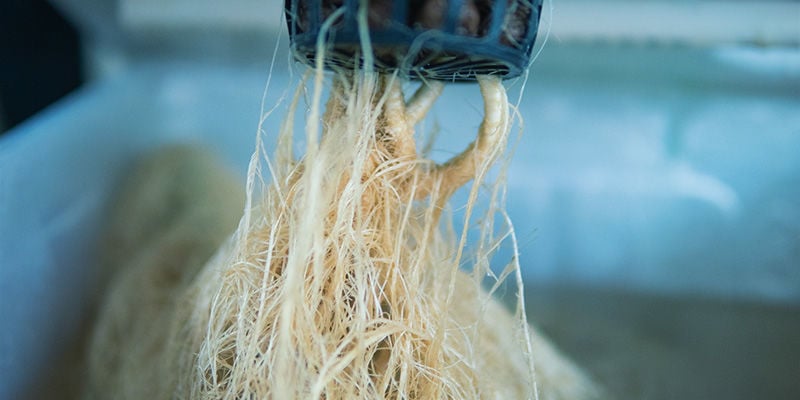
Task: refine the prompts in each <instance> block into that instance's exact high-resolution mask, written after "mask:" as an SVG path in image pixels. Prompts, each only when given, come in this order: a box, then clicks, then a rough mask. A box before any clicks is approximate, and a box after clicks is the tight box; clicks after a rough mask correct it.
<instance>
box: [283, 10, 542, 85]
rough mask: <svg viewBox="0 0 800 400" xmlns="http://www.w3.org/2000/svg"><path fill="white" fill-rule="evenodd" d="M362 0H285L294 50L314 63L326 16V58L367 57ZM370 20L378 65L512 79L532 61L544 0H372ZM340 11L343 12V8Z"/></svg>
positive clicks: (423, 73) (339, 62)
mask: <svg viewBox="0 0 800 400" xmlns="http://www.w3.org/2000/svg"><path fill="white" fill-rule="evenodd" d="M359 3H360V2H359V0H286V19H287V21H288V25H289V37H290V40H291V42H292V50H293V53H294V55H295V57H296V58H297V59H298V60H300V61H302V62H305V63H307V64H309V65H314V62H315V57H316V44H317V38H318V37H319V34H320V31H321V28H322V25H323V23H324V22H325V21H326V20H327V19H328V18H329V17H331V16H332V15H334V14H336V17H335V19H334V20H333V21H332V25H331V27H330V29H329V30H328V32H327V37H325V42H326V43H327V46H326V53H325V60H324V61H325V65H326V67H328V68H336V67H341V68H348V69H352V68H354V67H355V66H356V64H358V65H361V64H363V57H362V54H361V53H362V51H361V45H360V43H361V42H360V39H359V32H358V23H357V22H356V21H357V14H358V8H359ZM366 3H367V4H368V6H367V7H368V9H367V21H368V25H369V33H370V38H371V43H372V47H373V57H374V60H375V68H376V69H378V70H381V71H387V72H390V71H394V70H398V69H399V70H400V72H401V74H403V75H405V76H409V77H412V78H415V77H416V78H420V77H421V78H425V79H436V80H445V81H472V80H475V77H476V75H498V76H501V77H503V78H513V77H516V76H518V75H520V74H521V73H522V72H523V71H524V70H525V68H527V66H528V63H529V61H530V57H531V51H532V50H533V43H534V41H535V40H536V32H537V30H538V27H539V17H540V15H541V9H542V0H369V1H367V2H366ZM339 10H340V11H339Z"/></svg>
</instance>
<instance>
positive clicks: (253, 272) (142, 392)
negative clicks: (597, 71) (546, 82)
mask: <svg viewBox="0 0 800 400" xmlns="http://www.w3.org/2000/svg"><path fill="white" fill-rule="evenodd" d="M479 83H480V87H481V93H482V94H483V97H484V101H485V117H484V121H483V123H482V124H481V128H480V132H479V133H478V137H477V139H476V141H475V142H474V143H473V144H471V145H470V146H469V147H468V148H467V149H466V150H465V151H464V152H463V153H462V154H460V155H458V156H456V157H454V158H453V159H452V160H451V161H449V162H447V163H444V164H441V165H434V164H433V163H431V162H430V161H427V160H424V159H420V158H418V156H417V151H416V147H415V143H414V138H413V133H414V125H415V124H416V123H417V122H419V121H420V120H421V119H422V118H423V117H424V116H425V114H426V113H427V111H428V110H429V109H430V107H431V105H432V104H433V103H434V101H435V99H436V97H437V96H438V95H439V93H440V92H441V90H442V87H441V85H440V84H433V85H429V86H423V88H421V89H420V90H418V91H417V93H416V94H415V95H413V96H412V98H411V99H410V100H409V101H408V102H406V101H405V100H404V97H403V93H402V89H401V84H400V82H399V81H398V80H397V79H396V78H395V77H391V76H376V75H367V74H357V75H356V74H353V75H344V74H340V75H337V76H335V77H334V83H333V92H332V94H331V96H330V99H329V101H328V104H327V107H326V110H325V114H324V116H323V118H322V119H323V124H322V130H323V132H322V137H321V140H320V142H319V145H318V146H313V145H312V146H309V149H308V152H307V154H306V155H305V156H304V157H303V158H302V159H301V160H300V161H298V162H296V163H294V161H292V165H291V167H285V166H282V167H281V168H275V169H274V170H273V171H274V173H275V174H276V176H275V179H274V180H273V182H272V183H271V184H270V185H269V186H268V187H266V188H264V189H263V198H262V199H260V200H256V201H255V202H254V203H255V204H254V206H253V208H252V209H248V210H246V217H245V218H244V219H242V222H241V223H240V226H239V228H238V229H237V231H236V232H235V233H234V235H233V236H231V238H230V239H229V240H228V242H227V243H226V244H225V245H223V247H222V248H221V249H220V250H219V251H218V252H217V254H216V256H214V257H213V258H212V259H211V260H210V261H209V262H208V263H207V264H206V265H205V266H204V267H203V268H202V270H200V271H199V272H198V273H195V272H194V271H196V268H193V267H189V266H187V267H186V268H185V271H186V272H185V273H183V274H181V275H180V277H179V279H173V280H172V281H171V282H175V283H174V284H171V285H161V284H160V279H161V278H160V277H159V276H160V275H159V274H160V272H159V271H160V270H162V269H170V268H171V269H174V267H175V266H176V265H183V263H184V261H183V258H181V257H183V256H184V255H183V254H179V253H175V252H173V251H172V250H170V249H168V248H163V244H155V243H154V244H153V246H161V247H160V250H158V254H159V256H150V257H145V258H142V257H139V259H138V260H136V261H135V262H131V265H130V266H128V267H127V270H126V271H125V272H124V273H123V274H122V275H121V277H120V278H119V279H118V280H117V282H116V284H115V287H114V288H113V290H112V291H111V294H110V298H109V300H108V302H107V304H106V307H105V308H104V310H103V313H102V317H101V319H100V323H99V325H98V327H97V330H96V332H95V336H94V339H93V345H92V349H91V357H90V370H89V375H90V382H89V385H88V386H87V392H86V394H87V395H86V397H87V398H97V399H100V398H115V399H142V398H150V399H167V398H179V399H184V398H191V399H325V400H338V399H342V400H344V399H533V398H536V397H537V393H538V398H541V399H564V400H566V399H575V400H577V399H588V398H592V396H594V391H593V388H592V386H591V383H590V382H589V381H588V380H587V379H586V378H585V377H584V375H583V374H582V373H581V372H580V371H579V370H578V369H577V368H575V367H574V366H573V365H572V364H571V363H570V362H568V361H567V360H565V359H564V358H563V357H562V356H561V355H560V354H559V353H558V352H557V351H556V350H555V349H554V348H553V347H552V346H551V345H550V344H549V343H548V342H546V341H545V340H544V339H542V338H541V337H540V336H539V335H538V334H537V333H535V332H534V333H532V334H530V335H528V334H526V333H525V332H527V330H523V329H521V327H524V326H526V325H525V321H524V316H514V315H512V314H511V313H509V312H508V311H507V310H506V309H505V308H504V307H502V306H501V305H500V304H499V303H498V302H497V301H496V300H494V299H492V298H491V297H490V296H489V295H488V294H487V293H486V292H485V291H484V290H483V289H481V287H480V283H479V282H480V279H475V277H474V276H470V272H462V271H460V270H459V268H458V267H459V265H461V264H464V263H465V262H466V261H467V260H462V259H461V257H460V256H459V255H460V254H462V252H461V251H459V249H458V246H459V245H458V244H457V241H456V240H455V238H453V237H450V236H449V235H447V234H446V233H444V232H447V230H442V229H440V227H441V225H442V224H447V223H448V221H446V220H445V221H439V219H440V216H441V215H442V214H441V207H442V206H444V204H445V203H446V200H447V198H448V197H449V196H450V195H451V194H452V193H453V192H454V191H455V190H456V189H457V188H458V187H460V186H462V185H464V184H465V183H467V182H468V181H469V180H471V179H475V180H476V183H475V184H479V183H480V182H481V180H482V177H483V176H484V175H485V173H486V171H487V170H488V169H489V167H490V166H491V164H492V162H493V160H494V159H496V158H497V157H498V155H499V154H500V153H501V152H502V149H503V147H504V144H505V141H506V138H507V135H508V132H509V129H510V124H511V121H510V117H509V111H508V110H509V105H508V103H507V100H506V95H505V90H504V89H503V86H502V84H501V83H500V81H499V80H497V79H494V78H489V77H486V78H481V79H480V80H479ZM290 117H291V116H290ZM312 118H313V115H312ZM291 134H292V132H291V130H287V131H286V132H284V133H282V135H291ZM311 134H312V135H313V134H314V132H311ZM289 147H290V146H284V147H282V149H283V150H279V151H283V152H284V153H283V154H278V155H276V158H275V159H278V160H293V158H292V156H291V154H288V152H289V151H290V149H289ZM286 162H287V163H288V162H289V161H286ZM252 173H254V171H251V174H252ZM254 193H262V192H258V191H254ZM252 194H253V193H251V195H252ZM488 217H491V216H488ZM120 229H124V227H120ZM484 247H485V248H492V246H477V248H484ZM489 256H490V254H489V252H488V251H486V252H481V251H478V254H475V255H474V256H473V257H474V260H469V261H470V263H472V262H475V263H476V264H480V263H483V264H488V258H489ZM481 273H482V271H480V270H478V269H475V270H474V271H473V272H472V274H481ZM451 287H452V288H454V290H452V291H451V290H450V288H451ZM132 304H146V305H147V307H146V308H145V309H136V307H134V306H132ZM529 348H530V349H531V352H530V353H531V354H529V352H528V351H527V349H529ZM531 360H533V362H535V369H536V375H535V376H533V374H532V373H531V371H532V368H531V364H530V363H531Z"/></svg>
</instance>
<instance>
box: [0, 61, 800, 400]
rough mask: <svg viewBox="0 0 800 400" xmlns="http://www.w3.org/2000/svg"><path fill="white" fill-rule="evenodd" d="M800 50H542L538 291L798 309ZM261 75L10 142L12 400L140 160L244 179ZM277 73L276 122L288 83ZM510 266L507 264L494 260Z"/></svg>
mask: <svg viewBox="0 0 800 400" xmlns="http://www.w3.org/2000/svg"><path fill="white" fill-rule="evenodd" d="M793 51H794V52H793ZM793 51H788V56H787V57H775V55H774V54H772V53H771V52H770V51H769V50H763V49H762V50H759V49H736V48H729V49H727V50H724V51H722V50H721V52H695V51H684V50H680V49H672V50H669V51H668V52H667V53H663V52H662V50H643V49H631V48H604V49H598V48H594V47H592V48H578V49H573V50H569V49H566V50H559V49H558V48H553V49H551V50H548V52H546V53H545V54H544V55H543V57H542V58H541V59H540V62H539V63H537V65H536V66H535V67H534V73H533V75H532V78H531V81H530V82H529V83H528V87H527V89H526V93H525V95H524V97H523V101H522V103H521V105H520V112H521V113H522V115H523V116H524V117H525V121H526V122H525V123H526V128H525V134H524V135H523V136H522V138H521V139H520V141H519V144H518V147H517V149H516V157H515V159H514V162H513V163H512V164H511V168H510V184H509V186H510V187H509V193H508V199H509V201H508V206H509V213H510V214H511V216H512V218H513V219H514V221H515V223H516V230H517V234H518V236H519V239H520V244H521V251H522V258H521V263H522V265H523V268H524V276H525V278H526V280H527V281H528V282H536V283H538V284H547V283H549V282H568V283H575V284H582V285H590V286H594V287H622V288H625V289H626V290H640V291H648V292H658V293H670V294H675V295H686V294H695V295H697V294H700V295H707V296H714V297H720V298H737V299H750V300H759V301H762V300H771V301H782V302H794V303H798V302H800V262H798V259H799V258H800V96H798V93H800V71H798V70H797V68H796V67H794V66H793V65H794V64H792V61H791V60H792V59H793V57H795V56H796V51H797V50H793ZM663 59H668V60H669V62H668V63H664V62H663V61H662V60H663ZM743 60H744V61H743ZM266 71H267V70H266V67H260V68H252V69H247V68H242V67H225V66H199V65H196V64H167V63H162V64H156V65H149V66H147V65H139V66H136V67H134V68H132V69H131V70H129V71H128V72H127V73H125V74H123V75H121V76H119V77H117V78H115V79H112V80H106V81H101V82H98V83H95V84H93V85H90V86H89V87H87V88H85V89H84V90H82V91H80V92H79V93H76V94H75V95H73V96H72V97H70V98H68V99H66V100H65V101H62V102H61V103H59V104H57V105H56V106H54V107H52V108H51V109H49V110H47V111H46V112H44V113H42V114H41V115H39V116H38V117H36V118H35V119H34V120H32V121H30V122H28V123H25V124H23V125H22V126H20V127H18V128H17V129H15V130H14V131H12V132H10V133H9V134H8V135H6V136H4V137H2V138H0V263H2V264H1V267H0V315H2V319H0V375H2V376H3V380H2V381H1V382H0V398H2V399H6V398H15V395H16V394H17V393H16V390H18V389H19V388H20V387H23V386H25V385H27V384H29V383H30V382H33V380H34V377H35V376H36V371H39V370H40V369H41V367H42V365H44V363H45V361H46V360H47V358H48V357H53V356H55V355H57V354H58V352H59V349H61V344H62V343H65V342H67V341H68V340H69V338H70V337H71V336H72V335H73V334H74V331H75V328H76V323H77V321H79V319H80V317H81V316H82V315H83V312H84V310H85V306H86V304H85V303H86V299H87V298H89V293H87V292H86V288H87V287H89V286H90V283H91V282H92V276H89V274H88V273H87V265H91V263H92V260H93V254H94V252H95V250H96V249H95V243H97V239H98V235H99V233H100V232H101V231H100V228H101V224H100V222H101V217H102V215H103V213H104V212H105V211H106V209H107V207H108V206H109V203H108V202H109V199H110V195H111V193H112V191H113V189H114V187H115V185H116V184H117V183H118V181H119V179H120V177H121V176H122V174H123V173H124V172H125V171H126V169H127V168H128V167H129V166H130V165H131V162H132V161H133V160H134V159H135V158H136V157H137V156H139V155H141V154H143V153H144V152H146V151H148V150H150V149H153V148H155V147H157V146H161V145H164V144H165V143H168V142H175V141H198V142H202V143H206V144H207V145H209V146H211V147H212V148H214V149H215V150H217V151H218V152H219V153H220V154H222V155H223V156H224V157H225V158H226V159H227V160H229V161H230V163H231V165H233V166H235V167H236V168H237V169H238V171H239V172H240V174H241V176H242V177H243V176H244V170H245V166H246V163H247V161H248V159H249V157H250V154H251V152H252V148H253V143H254V137H255V136H254V135H255V132H256V128H257V124H258V119H259V113H260V111H259V106H260V101H261V97H262V93H263V89H264V85H265V82H266V79H267V72H266ZM278 71H281V73H278V74H276V75H274V76H273V84H272V89H271V90H270V91H268V96H267V100H266V102H265V104H266V105H267V106H271V105H272V104H274V103H275V102H276V101H277V99H278V97H280V95H281V94H282V93H283V90H284V89H285V88H287V86H289V84H288V81H289V79H288V77H287V76H286V75H284V74H282V73H283V72H284V71H286V68H285V67H279V68H278ZM708 71H711V73H710V72H708ZM516 86H519V82H517V83H516ZM476 96H477V88H475V87H474V86H469V85H467V86H463V85H462V86H458V85H456V86H452V85H451V86H448V88H447V89H446V90H445V97H444V99H443V100H442V101H441V102H440V105H439V106H437V108H436V110H435V112H434V114H433V118H432V119H431V120H429V121H428V122H427V124H428V125H427V126H428V127H430V126H431V124H432V123H433V122H432V121H438V124H439V126H441V129H442V132H441V138H440V140H439V141H438V144H437V146H436V149H437V151H435V152H434V156H436V157H437V158H439V159H442V158H444V157H446V156H448V155H449V154H451V153H452V152H454V151H458V150H460V149H461V148H463V146H465V145H466V143H468V142H469V141H470V140H472V138H473V132H475V130H476V128H477V125H478V123H479V121H480V115H479V114H480V111H479V110H480V109H481V105H480V100H479V98H478V97H476ZM445 105H446V106H445ZM282 115H284V112H283V108H280V109H278V110H277V111H276V112H275V114H274V115H273V117H272V118H270V119H269V120H268V121H267V123H266V124H265V131H266V134H267V136H268V137H270V138H274V134H275V132H276V127H277V124H278V123H279V120H280V116H282ZM458 201H459V199H458V198H457V199H456V202H458ZM456 205H457V204H456ZM509 256H510V255H509V253H508V249H507V248H504V249H501V252H500V254H499V255H498V257H497V261H498V263H502V262H504V261H507V259H508V257H509Z"/></svg>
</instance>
